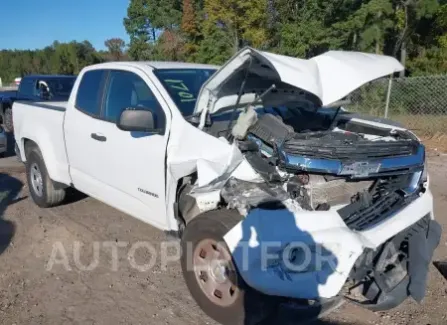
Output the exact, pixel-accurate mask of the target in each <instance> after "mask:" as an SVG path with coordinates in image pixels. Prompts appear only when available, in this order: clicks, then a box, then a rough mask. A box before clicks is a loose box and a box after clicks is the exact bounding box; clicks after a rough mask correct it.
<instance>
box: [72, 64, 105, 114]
mask: <svg viewBox="0 0 447 325" xmlns="http://www.w3.org/2000/svg"><path fill="white" fill-rule="evenodd" d="M105 73H106V71H105V70H91V71H87V72H86V73H85V74H84V75H83V77H82V80H81V83H80V85H79V88H78V94H77V96H76V104H75V106H76V108H77V109H79V110H80V111H82V112H84V113H86V114H89V115H92V116H97V117H99V114H100V105H101V95H102V91H101V90H102V85H103V84H102V81H103V78H104V75H105Z"/></svg>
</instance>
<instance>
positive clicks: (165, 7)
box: [0, 0, 447, 82]
mask: <svg viewBox="0 0 447 325" xmlns="http://www.w3.org/2000/svg"><path fill="white" fill-rule="evenodd" d="M123 15H125V18H124V20H123V24H124V27H125V29H126V31H127V33H128V35H129V38H130V42H129V44H125V41H124V40H122V39H119V38H113V39H110V40H106V41H105V46H106V48H107V50H104V51H97V50H95V48H94V47H93V46H92V44H90V43H89V42H88V41H84V42H75V41H73V42H70V43H59V42H54V43H53V44H52V45H51V46H48V47H46V48H44V49H41V50H34V51H31V50H29V51H18V50H3V51H0V77H2V79H3V80H4V82H5V81H9V82H10V81H12V80H13V79H14V78H15V77H17V76H23V75H25V74H28V73H52V74H54V73H63V74H77V73H78V72H79V71H80V69H82V68H83V67H84V66H85V65H89V64H93V63H98V62H103V61H110V60H173V61H188V62H201V63H213V64H221V63H223V62H225V60H227V59H228V58H229V57H231V55H233V54H234V53H235V52H236V51H237V50H238V49H240V48H242V47H243V46H247V45H248V46H252V47H255V48H258V49H261V50H265V51H271V52H275V53H279V54H285V55H289V56H294V57H301V58H309V57H312V56H315V55H318V54H320V53H323V52H325V51H327V50H331V49H341V50H352V51H365V52H373V53H379V54H386V55H392V56H395V57H396V58H398V59H399V60H401V61H402V62H403V63H404V64H405V66H406V67H407V71H406V73H407V74H409V75H426V74H442V73H447V0H331V1H328V0H225V1H221V0H131V1H130V3H129V6H128V8H127V14H125V13H123Z"/></svg>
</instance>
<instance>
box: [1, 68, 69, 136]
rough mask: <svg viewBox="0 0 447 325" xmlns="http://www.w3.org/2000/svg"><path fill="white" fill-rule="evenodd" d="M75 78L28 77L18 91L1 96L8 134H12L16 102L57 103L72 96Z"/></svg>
mask: <svg viewBox="0 0 447 325" xmlns="http://www.w3.org/2000/svg"><path fill="white" fill-rule="evenodd" d="M75 79H76V77H75V76H64V75H28V76H25V77H23V78H22V79H21V80H20V83H19V89H18V90H17V91H8V92H6V93H3V94H1V95H0V113H1V118H2V123H3V124H4V127H5V130H6V131H7V132H12V131H13V129H14V127H13V123H12V105H13V103H14V101H16V100H18V101H35V102H57V101H66V100H68V97H69V96H70V92H71V89H72V88H73V84H74V81H75Z"/></svg>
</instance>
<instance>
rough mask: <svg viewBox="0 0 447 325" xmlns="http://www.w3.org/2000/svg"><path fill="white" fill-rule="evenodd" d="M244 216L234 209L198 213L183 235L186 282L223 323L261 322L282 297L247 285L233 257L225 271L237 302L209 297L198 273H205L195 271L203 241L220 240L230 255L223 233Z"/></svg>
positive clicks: (202, 302)
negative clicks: (196, 254)
mask: <svg viewBox="0 0 447 325" xmlns="http://www.w3.org/2000/svg"><path fill="white" fill-rule="evenodd" d="M241 219H242V217H241V216H240V215H239V214H238V213H237V212H236V211H233V210H216V211H210V212H206V213H203V214H201V215H199V216H197V217H196V218H195V219H193V220H192V221H191V222H190V223H189V224H188V225H187V226H186V229H185V231H184V233H183V237H182V243H181V245H182V258H181V265H182V271H183V276H184V279H185V282H186V285H187V286H188V289H189V291H190V293H191V295H192V297H193V298H194V299H195V301H196V302H197V304H198V305H199V306H200V308H201V309H202V310H203V311H204V312H205V313H206V314H207V315H208V316H210V317H211V318H212V319H214V320H215V321H217V322H219V323H221V324H223V325H239V324H240V325H242V324H258V323H260V322H261V321H264V320H265V319H267V318H268V317H270V316H271V315H272V314H273V313H274V312H275V311H276V308H277V306H278V304H279V299H277V298H276V297H271V296H267V295H264V294H262V293H260V292H258V291H256V290H254V289H253V288H251V287H249V286H248V285H246V284H245V282H244V281H243V279H242V278H241V276H240V275H239V273H238V271H237V269H236V267H235V266H234V263H233V261H232V259H231V257H230V262H229V265H228V266H227V272H226V273H227V279H229V280H230V281H231V283H232V285H233V287H234V288H235V291H234V292H235V293H234V294H237V296H236V297H233V299H234V301H232V302H231V303H229V304H226V305H222V304H219V303H216V299H217V300H218V299H219V297H218V296H216V297H211V298H210V295H207V294H206V293H205V292H204V289H202V286H201V284H200V283H199V281H200V280H199V279H198V276H197V274H198V273H202V272H197V270H196V263H195V262H194V260H195V258H194V256H195V252H196V250H198V247H201V243H203V242H206V241H208V240H211V241H215V242H217V243H220V247H221V248H222V249H225V250H226V251H227V253H228V254H230V253H229V250H228V247H227V246H226V244H225V243H224V241H223V236H224V235H225V234H226V233H227V232H228V231H229V230H230V229H231V228H232V227H234V226H235V225H236V224H237V223H238V222H239V221H240V220H241ZM199 250H200V248H199ZM230 256H231V254H230ZM215 260H216V261H217V259H215ZM218 269H220V268H218ZM205 282H206V281H205ZM230 292H231V290H230ZM220 296H223V295H220Z"/></svg>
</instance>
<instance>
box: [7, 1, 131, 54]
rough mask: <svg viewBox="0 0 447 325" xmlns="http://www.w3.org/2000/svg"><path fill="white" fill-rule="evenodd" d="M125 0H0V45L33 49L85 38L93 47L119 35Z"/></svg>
mask: <svg viewBox="0 0 447 325" xmlns="http://www.w3.org/2000/svg"><path fill="white" fill-rule="evenodd" d="M128 4H129V0H0V49H36V48H44V47H45V46H47V45H51V44H52V43H53V42H54V41H55V40H57V41H59V42H70V41H73V40H75V41H79V42H82V41H84V40H88V41H89V42H90V43H92V44H93V46H94V47H95V48H96V49H97V50H101V49H105V46H104V41H105V40H106V39H109V38H113V37H119V38H122V39H124V40H125V41H126V43H128V41H129V38H128V36H127V34H126V31H125V29H124V25H123V18H124V17H125V16H126V13H127V6H128Z"/></svg>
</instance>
